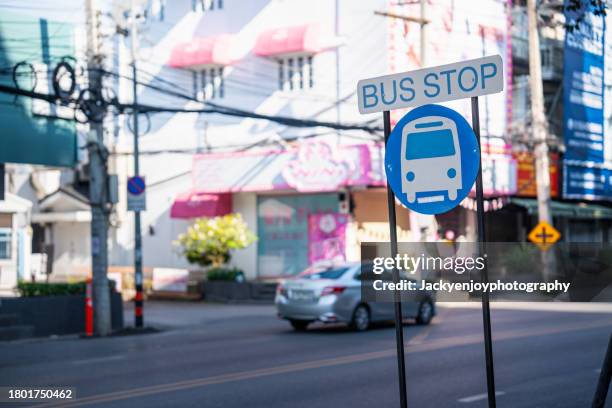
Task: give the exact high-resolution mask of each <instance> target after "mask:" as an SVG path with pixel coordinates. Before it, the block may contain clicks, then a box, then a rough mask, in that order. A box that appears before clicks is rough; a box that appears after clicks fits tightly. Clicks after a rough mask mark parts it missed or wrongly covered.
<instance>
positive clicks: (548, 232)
mask: <svg viewBox="0 0 612 408" xmlns="http://www.w3.org/2000/svg"><path fill="white" fill-rule="evenodd" d="M527 238H529V240H530V241H531V242H533V243H535V244H536V245H537V246H538V247H539V248H540V249H541V250H543V251H546V250H547V249H548V248H550V246H551V245H552V244H554V243H555V242H557V241H558V240H559V239H560V238H561V233H560V232H559V231H557V230H556V229H555V227H553V226H552V225H550V224H549V223H547V222H546V221H540V222H539V223H538V225H536V226H535V228H533V229H532V230H531V232H530V233H529V235H528V236H527Z"/></svg>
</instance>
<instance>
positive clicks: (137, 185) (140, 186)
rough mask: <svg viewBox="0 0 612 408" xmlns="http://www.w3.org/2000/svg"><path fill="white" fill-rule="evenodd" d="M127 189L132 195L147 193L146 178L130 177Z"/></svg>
mask: <svg viewBox="0 0 612 408" xmlns="http://www.w3.org/2000/svg"><path fill="white" fill-rule="evenodd" d="M127 189H128V192H129V193H130V194H133V195H141V194H142V193H144V191H145V181H144V178H142V177H140V176H134V177H130V178H129V179H128V182H127Z"/></svg>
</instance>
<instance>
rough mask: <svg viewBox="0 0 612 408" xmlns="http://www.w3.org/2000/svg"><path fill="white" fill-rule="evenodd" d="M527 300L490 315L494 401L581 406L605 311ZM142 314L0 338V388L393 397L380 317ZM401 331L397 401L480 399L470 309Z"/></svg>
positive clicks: (477, 340)
mask: <svg viewBox="0 0 612 408" xmlns="http://www.w3.org/2000/svg"><path fill="white" fill-rule="evenodd" d="M567 306H569V307H570V308H571V310H569V309H568V308H567ZM538 309H541V308H540V307H536V308H535V309H534V308H530V307H525V306H524V305H523V307H510V308H505V309H499V308H494V309H493V310H492V318H493V337H494V345H493V346H494V353H495V369H496V382H497V391H498V397H497V399H498V407H508V408H522V407H529V408H533V407H546V408H551V407H568V408H576V407H588V406H590V401H591V399H592V396H593V391H594V389H595V385H596V381H597V378H598V370H599V368H600V367H601V360H602V358H603V355H604V353H605V347H606V345H607V342H608V338H609V336H610V333H611V330H612V309H611V308H606V307H600V308H599V310H597V311H592V310H590V309H587V310H581V308H580V307H579V306H576V305H559V306H553V307H552V310H538ZM126 315H127V321H128V322H131V316H130V314H129V311H128V313H126ZM145 319H146V322H147V324H154V325H156V326H157V327H161V328H163V330H162V331H161V332H160V333H156V334H148V335H139V336H123V337H113V338H106V339H78V338H73V337H68V338H58V339H36V340H29V341H17V342H9V343H0V385H3V386H10V385H15V386H24V385H37V386H72V387H76V389H77V399H76V400H75V401H73V402H71V403H57V404H55V403H51V404H46V405H44V406H96V407H97V406H100V407H101V406H113V407H126V408H127V407H194V408H195V407H197V408H202V407H205V408H215V407H223V408H226V407H232V408H233V407H236V408H238V407H240V408H243V407H249V408H255V407H262V408H264V407H274V408H276V407H279V408H284V407H286V408H301V407H304V408H316V407H350V408H362V407H363V408H365V407H368V408H370V407H398V406H399V402H398V401H399V398H398V384H397V365H396V360H395V343H394V341H395V334H394V329H393V326H392V325H380V326H377V327H375V328H374V329H372V330H370V331H368V332H365V333H354V332H351V331H349V330H348V329H346V328H344V327H342V326H322V325H319V326H313V327H312V329H311V330H309V331H308V332H305V333H296V332H294V331H292V330H291V329H290V326H289V324H287V322H284V321H281V320H278V319H277V318H276V316H275V312H274V308H273V307H271V306H267V305H210V304H202V303H147V305H146V308H145ZM405 337H406V369H407V379H408V380H407V382H408V401H409V406H410V407H419V408H428V407H435V408H439V407H466V408H472V407H486V395H485V392H486V382H485V370H484V352H483V347H482V320H481V312H480V309H479V308H478V305H473V306H472V307H469V308H463V307H456V305H455V307H450V308H449V307H441V308H440V310H439V315H438V316H437V317H436V318H435V320H434V322H433V323H432V325H430V326H428V327H422V326H416V325H414V324H407V325H406V326H405ZM19 406H24V405H23V404H21V405H19ZM38 406H41V405H38Z"/></svg>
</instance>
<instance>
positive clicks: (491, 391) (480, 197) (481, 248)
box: [472, 96, 496, 408]
mask: <svg viewBox="0 0 612 408" xmlns="http://www.w3.org/2000/svg"><path fill="white" fill-rule="evenodd" d="M472 128H473V129H474V133H475V134H476V140H478V146H479V147H480V148H481V153H480V155H479V158H478V161H479V162H480V163H479V166H478V176H477V177H476V216H477V217H478V252H479V254H478V255H479V256H484V254H486V248H485V242H486V236H485V221H484V194H483V190H482V147H481V143H480V114H479V109H478V97H477V96H474V97H472ZM487 269H488V268H487V260H486V258H485V267H484V269H483V270H482V281H483V283H487V282H489V272H488V270H487ZM482 323H483V326H484V327H483V329H484V346H485V360H486V367H487V396H488V400H489V408H495V406H496V401H495V371H494V369H493V341H492V339H491V310H490V308H489V293H488V292H485V291H483V293H482Z"/></svg>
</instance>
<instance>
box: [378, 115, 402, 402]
mask: <svg viewBox="0 0 612 408" xmlns="http://www.w3.org/2000/svg"><path fill="white" fill-rule="evenodd" d="M383 124H384V132H385V146H386V143H387V141H388V140H389V135H390V134H391V113H390V112H389V111H384V112H383ZM387 206H388V209H389V233H390V238H391V256H392V257H393V258H395V256H396V255H397V222H396V219H395V196H394V195H393V191H392V190H391V187H390V186H389V181H387ZM392 274H393V282H395V283H399V280H400V279H399V271H398V270H397V268H395V267H394V268H393V273H392ZM394 292H395V293H394V296H395V299H394V309H395V342H396V345H397V369H398V372H399V391H400V407H401V408H406V407H407V406H408V398H407V396H406V363H405V360H404V328H403V325H402V299H401V296H400V293H399V292H398V291H394Z"/></svg>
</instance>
